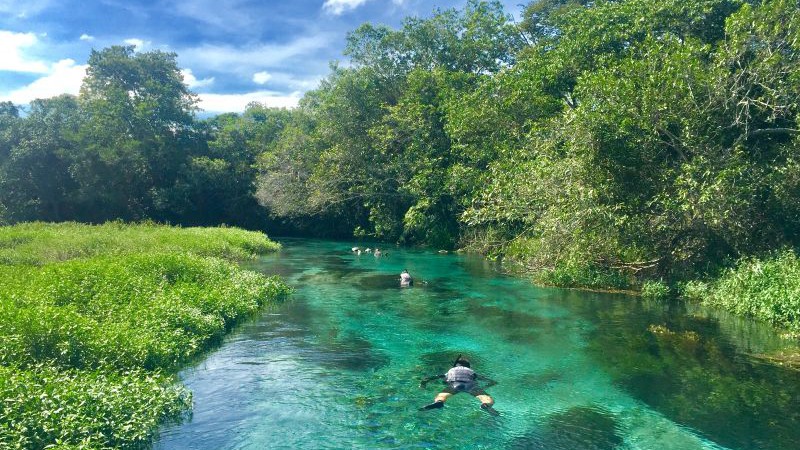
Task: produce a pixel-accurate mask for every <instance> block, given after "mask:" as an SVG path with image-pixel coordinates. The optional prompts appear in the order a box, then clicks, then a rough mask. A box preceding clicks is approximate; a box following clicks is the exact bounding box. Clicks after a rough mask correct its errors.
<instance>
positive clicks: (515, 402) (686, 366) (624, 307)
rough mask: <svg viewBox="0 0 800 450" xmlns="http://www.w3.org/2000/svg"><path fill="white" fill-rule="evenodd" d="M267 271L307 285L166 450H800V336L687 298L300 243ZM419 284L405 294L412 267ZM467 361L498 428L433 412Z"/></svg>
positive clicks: (193, 381) (241, 352)
mask: <svg viewBox="0 0 800 450" xmlns="http://www.w3.org/2000/svg"><path fill="white" fill-rule="evenodd" d="M283 244H284V249H283V250H282V251H281V252H280V253H279V254H276V255H270V256H266V257H264V258H263V259H261V260H260V261H259V263H258V264H256V265H255V266H254V268H255V269H256V270H260V271H262V272H264V273H267V274H279V275H281V276H283V277H284V278H285V279H286V280H287V282H289V284H291V285H292V286H293V287H295V289H296V293H295V294H294V295H293V296H292V298H291V299H290V300H289V301H287V302H286V303H285V304H282V305H280V306H277V307H274V308H271V309H269V310H267V311H265V312H264V313H263V315H261V316H260V317H259V318H258V319H257V320H255V321H253V322H251V323H247V324H244V325H242V326H241V327H240V328H239V329H238V330H237V331H236V332H235V333H233V334H232V335H231V336H230V337H229V338H228V339H227V340H226V341H225V343H224V344H223V345H222V346H221V348H219V349H218V350H217V351H215V352H213V353H212V354H211V355H210V356H209V357H208V358H207V359H206V360H204V361H203V362H201V363H199V364H197V365H196V366H194V367H192V368H190V369H187V370H185V371H184V372H182V373H181V378H182V380H183V382H184V383H185V384H186V385H187V386H188V387H189V388H190V389H191V390H192V391H193V393H194V405H195V406H194V411H193V414H192V416H191V417H190V418H188V419H187V420H185V421H184V422H183V423H181V424H175V425H172V426H168V427H165V428H164V429H163V430H162V433H161V438H160V440H159V441H158V442H157V443H156V446H155V447H156V448H157V449H209V450H212V449H213V450H220V449H253V450H255V449H264V448H286V449H322V448H331V449H344V448H367V449H380V448H392V449H394V448H403V449H412V448H413V449H417V448H465V449H497V448H508V449H548V450H553V449H569V450H575V449H676V450H679V449H680V450H692V449H720V448H730V449H742V450H744V449H795V448H797V443H798V442H800V374H798V372H793V371H790V370H787V369H783V368H780V367H776V366H773V365H767V364H764V363H762V362H760V361H761V360H760V359H759V358H757V357H755V356H754V355H758V354H761V353H764V352H768V351H772V350H776V349H780V348H784V347H786V346H789V345H792V343H791V342H787V341H783V340H781V339H780V338H779V337H778V336H776V334H775V333H774V332H773V331H772V330H769V329H766V328H764V327H762V326H759V325H758V324H754V323H751V322H746V321H741V320H738V319H734V318H725V317H721V316H710V315H709V314H708V313H707V312H705V311H702V310H688V309H687V308H686V307H685V306H683V305H681V304H676V303H659V302H645V301H642V300H641V299H638V298H634V297H628V296H624V295H611V294H595V293H585V292H578V291H569V290H559V289H541V288H536V287H534V286H532V285H531V284H529V283H528V282H526V281H524V280H520V279H516V278H513V277H507V276H502V275H500V274H498V273H497V272H496V271H495V270H493V268H492V267H491V265H490V264H489V263H487V262H485V261H483V260H481V259H479V258H474V257H466V256H459V255H440V254H437V253H433V252H422V251H409V250H400V249H389V250H388V252H385V254H384V256H382V257H380V258H375V257H373V256H372V255H369V254H363V255H360V256H358V255H354V254H352V253H351V252H350V245H349V244H348V243H340V242H338V243H337V242H328V241H308V240H287V241H284V242H283ZM402 269H408V270H409V272H410V273H411V274H412V275H414V277H415V281H416V283H415V285H414V286H413V287H411V288H401V287H400V286H399V273H400V271H401V270H402ZM458 354H464V355H465V356H466V357H468V358H469V359H470V360H471V361H472V365H473V368H474V369H475V370H476V371H477V372H479V373H483V374H486V375H487V376H489V377H491V378H493V379H495V380H497V381H498V383H499V384H498V385H497V386H493V387H491V388H490V389H488V391H489V393H490V394H491V395H492V396H493V397H494V398H495V401H496V409H497V410H498V411H500V413H501V415H500V416H499V417H493V416H490V415H488V414H486V413H485V412H483V411H481V410H480V409H479V408H478V405H479V402H478V401H477V400H476V399H475V398H473V397H471V396H469V395H468V394H459V395H456V396H454V397H453V398H451V399H450V400H449V401H448V402H447V406H446V407H445V408H444V409H442V410H435V411H424V412H419V411H417V409H418V408H419V407H420V406H422V405H424V404H426V403H429V402H431V401H432V400H433V397H434V396H435V394H436V393H437V391H438V388H440V387H441V385H440V384H437V383H436V382H432V383H430V384H429V385H428V387H427V388H426V389H421V388H419V386H418V384H419V379H420V378H422V377H424V376H426V375H431V374H436V373H443V372H444V371H446V370H447V368H448V367H449V366H450V364H451V362H452V360H453V359H455V357H457V356H458Z"/></svg>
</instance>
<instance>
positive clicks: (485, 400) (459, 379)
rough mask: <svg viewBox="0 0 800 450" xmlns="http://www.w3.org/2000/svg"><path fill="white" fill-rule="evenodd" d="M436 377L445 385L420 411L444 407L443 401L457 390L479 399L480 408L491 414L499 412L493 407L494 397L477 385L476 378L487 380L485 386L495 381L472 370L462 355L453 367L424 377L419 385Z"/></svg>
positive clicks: (493, 383)
mask: <svg viewBox="0 0 800 450" xmlns="http://www.w3.org/2000/svg"><path fill="white" fill-rule="evenodd" d="M436 379H443V380H444V382H445V384H446V385H447V387H445V388H444V389H442V391H441V392H439V394H437V395H436V399H435V400H434V402H433V403H431V404H429V405H425V406H423V407H422V408H420V411H425V410H428V409H438V408H442V407H444V402H446V401H447V399H448V398H450V397H451V396H453V395H455V394H458V393H459V392H468V393H470V394H472V396H474V397H476V398H477V399H478V400H480V402H481V409H483V410H484V411H486V412H488V413H489V414H491V415H493V416H496V415H499V414H500V413H498V412H497V411H496V410H495V409H494V399H492V397H491V396H490V395H489V394H487V393H486V391H485V390H483V388H482V387H481V386H479V385H478V380H485V381H486V382H487V383H486V387H491V386H494V385H495V384H497V382H496V381H494V380H492V379H491V378H489V377H486V376H483V375H479V374H478V373H476V372H475V371H474V370H472V369H471V368H470V363H469V360H467V359H466V358H463V357H462V355H458V358H456V360H455V362H454V363H453V367H452V368H451V369H450V370H448V371H447V373H445V374H441V375H432V376H429V377H425V378H423V379H422V381H420V383H419V387H421V388H425V386H426V385H427V384H428V382H429V381H432V380H436Z"/></svg>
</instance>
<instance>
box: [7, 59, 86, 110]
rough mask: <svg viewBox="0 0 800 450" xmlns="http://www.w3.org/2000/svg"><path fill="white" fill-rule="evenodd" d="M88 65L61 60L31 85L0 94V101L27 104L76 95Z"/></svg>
mask: <svg viewBox="0 0 800 450" xmlns="http://www.w3.org/2000/svg"><path fill="white" fill-rule="evenodd" d="M87 67H88V65H76V64H75V61H73V60H71V59H62V60H61V61H59V62H57V63H55V64H53V65H52V66H51V68H50V73H49V74H47V75H45V76H43V77H41V78H39V79H37V80H35V81H34V82H33V83H31V84H29V85H27V86H25V87H22V88H19V89H16V90H13V91H11V92H0V101H10V102H12V103H16V104H28V103H30V102H31V101H33V100H35V99H37V98H50V97H55V96H57V95H61V94H73V95H77V94H78V92H79V91H80V88H81V83H82V82H83V77H85V76H86V68H87Z"/></svg>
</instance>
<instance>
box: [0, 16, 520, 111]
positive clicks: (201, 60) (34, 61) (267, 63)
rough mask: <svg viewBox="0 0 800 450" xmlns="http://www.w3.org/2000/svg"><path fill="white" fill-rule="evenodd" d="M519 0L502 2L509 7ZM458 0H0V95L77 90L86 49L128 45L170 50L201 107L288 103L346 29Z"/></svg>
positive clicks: (324, 67) (308, 84) (15, 97)
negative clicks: (176, 58)
mask: <svg viewBox="0 0 800 450" xmlns="http://www.w3.org/2000/svg"><path fill="white" fill-rule="evenodd" d="M523 2H524V1H523V0H517V1H514V0H511V1H504V2H503V3H504V4H505V5H506V10H507V12H508V13H510V14H512V15H514V16H519V11H520V7H519V6H518V4H520V3H523ZM465 3H466V0H436V1H423V0H288V1H272V0H260V1H259V0H172V1H168V0H148V1H136V0H0V101H12V102H14V103H16V104H27V103H29V102H30V101H31V100H33V99H35V98H47V97H52V96H55V95H58V94H61V93H65V92H66V93H72V94H77V93H78V89H79V87H80V82H81V79H82V78H83V75H84V74H85V69H86V65H85V64H86V60H87V59H88V56H89V53H90V51H91V50H92V49H93V48H94V49H101V48H104V47H108V46H111V45H117V44H128V45H135V46H136V48H137V51H148V50H166V51H173V52H176V53H177V54H178V64H179V65H180V67H181V68H182V69H183V70H184V80H185V81H186V82H187V84H189V86H190V87H191V89H192V90H193V91H194V92H197V93H198V94H199V95H200V99H201V104H200V106H201V107H202V108H203V109H204V110H205V111H206V113H219V112H226V111H234V112H239V111H241V110H242V109H243V108H244V105H246V104H247V103H248V102H250V101H260V102H262V103H265V104H267V105H270V106H294V105H296V104H297V100H298V99H299V98H300V97H301V96H302V94H303V93H304V92H305V91H307V90H309V89H313V88H314V87H316V86H317V84H318V83H319V80H320V79H321V78H323V77H324V76H326V75H327V74H328V72H329V63H330V62H331V61H334V60H339V61H342V60H343V59H344V57H343V55H342V50H343V48H344V44H345V36H346V34H347V32H348V31H351V30H353V29H355V28H356V27H357V26H358V25H360V24H361V23H364V22H372V23H380V24H386V25H389V26H392V27H397V26H399V25H400V24H401V22H402V20H403V18H404V17H407V16H421V17H427V16H430V14H431V13H432V12H433V10H434V9H435V8H441V9H446V8H451V7H456V8H461V7H463V5H464V4H465Z"/></svg>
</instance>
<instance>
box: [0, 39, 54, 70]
mask: <svg viewBox="0 0 800 450" xmlns="http://www.w3.org/2000/svg"><path fill="white" fill-rule="evenodd" d="M38 42H39V38H37V37H36V35H35V34H33V33H14V32H13V31H5V30H0V70H7V71H9V72H30V73H47V72H48V70H49V68H48V67H47V64H46V63H45V62H43V61H38V60H36V59H33V58H30V57H29V56H28V55H26V54H25V51H24V49H27V48H30V47H33V46H35V45H36V44H37V43H38Z"/></svg>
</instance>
